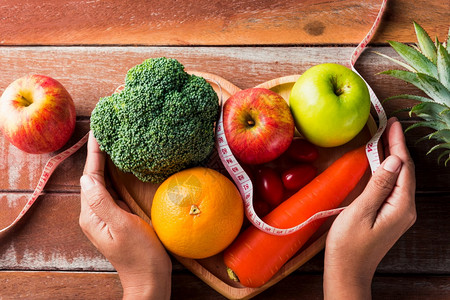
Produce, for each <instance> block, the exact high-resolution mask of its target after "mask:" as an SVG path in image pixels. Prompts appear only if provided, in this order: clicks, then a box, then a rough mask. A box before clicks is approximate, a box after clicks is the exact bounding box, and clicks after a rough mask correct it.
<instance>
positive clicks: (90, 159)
mask: <svg viewBox="0 0 450 300" xmlns="http://www.w3.org/2000/svg"><path fill="white" fill-rule="evenodd" d="M87 149H88V153H87V158H86V164H85V166H84V172H83V174H87V175H90V176H92V177H94V178H95V179H96V180H97V181H98V182H100V183H102V184H104V183H105V178H104V172H105V153H103V152H102V151H101V150H100V147H99V145H98V143H97V141H96V140H95V137H94V135H93V133H92V131H91V132H90V133H89V140H88V146H87Z"/></svg>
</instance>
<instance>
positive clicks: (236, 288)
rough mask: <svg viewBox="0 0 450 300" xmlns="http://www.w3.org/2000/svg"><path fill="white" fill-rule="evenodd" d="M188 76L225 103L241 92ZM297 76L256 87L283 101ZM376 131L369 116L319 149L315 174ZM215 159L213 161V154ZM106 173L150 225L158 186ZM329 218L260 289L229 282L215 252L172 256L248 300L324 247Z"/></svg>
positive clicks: (111, 171)
mask: <svg viewBox="0 0 450 300" xmlns="http://www.w3.org/2000/svg"><path fill="white" fill-rule="evenodd" d="M190 73H191V74H195V75H198V76H201V77H204V78H205V79H207V80H208V82H210V83H211V85H212V86H213V88H214V90H215V91H216V92H217V94H218V95H219V97H220V95H221V98H222V99H223V101H226V100H227V99H228V98H229V97H230V96H231V95H233V94H234V93H236V92H238V91H240V90H241V89H240V88H238V87H237V86H235V85H234V84H232V83H231V82H229V81H227V80H225V79H223V78H221V77H219V76H217V75H214V74H209V73H204V72H190ZM299 76H300V75H291V76H286V77H280V78H277V79H273V80H270V81H267V82H265V83H262V84H260V85H258V87H263V88H267V89H271V90H273V91H275V92H277V93H279V94H280V95H281V96H282V97H283V98H284V99H285V100H286V101H287V100H288V97H289V93H290V90H291V89H292V86H293V85H294V83H295V81H296V80H297V79H298V78H299ZM376 130H377V126H376V124H375V121H374V120H373V118H372V117H370V118H369V120H368V122H367V124H366V126H365V127H364V129H363V130H362V131H361V132H360V133H359V134H358V136H356V137H355V138H354V139H353V140H352V141H350V142H349V143H347V144H345V145H343V146H340V147H335V148H319V159H318V160H317V162H316V163H315V165H316V167H317V168H318V171H319V172H321V171H323V170H324V169H325V168H326V167H327V166H329V165H330V164H331V163H332V162H333V161H335V160H336V159H337V158H339V157H340V156H341V155H343V154H344V153H345V152H347V151H348V150H350V149H354V148H356V147H358V146H360V145H363V144H365V143H367V141H368V140H369V139H370V137H371V136H372V135H373V134H374V133H375V132H376ZM215 157H216V159H217V155H216V156H215ZM108 171H109V174H110V177H111V179H112V182H113V185H114V187H115V189H116V191H117V193H118V194H119V196H120V197H121V198H122V199H123V200H124V201H125V202H126V203H127V204H128V206H129V207H130V209H131V210H132V211H133V212H134V213H135V214H137V215H139V216H140V217H142V218H143V219H144V220H145V221H147V222H148V223H149V224H151V220H150V209H151V205H152V199H153V195H154V194H155V192H156V189H157V188H158V185H155V184H151V183H144V182H141V181H139V180H138V179H137V178H136V177H135V176H134V175H132V174H130V173H123V172H121V171H119V170H118V169H117V168H116V167H115V166H114V165H113V163H112V162H111V160H108ZM222 171H223V170H222ZM369 178H370V172H369V171H367V172H366V175H365V176H364V177H363V178H362V179H361V182H360V183H359V185H358V187H357V188H356V189H355V190H354V191H353V192H352V193H351V194H350V195H349V196H348V197H347V199H346V200H345V201H344V202H343V203H342V205H348V204H349V203H351V201H353V199H355V198H356V197H357V196H358V195H359V194H360V193H361V191H362V190H363V188H364V187H365V185H366V184H367V181H368V180H369ZM333 219H334V218H329V220H327V221H326V222H325V223H324V224H323V226H322V227H321V228H320V229H319V231H318V232H317V233H316V234H315V235H314V236H313V237H311V239H310V240H309V242H308V243H307V244H306V245H305V246H304V247H303V248H302V249H300V251H299V252H298V253H297V254H296V255H295V256H294V257H293V258H292V259H290V260H289V261H288V262H287V263H286V264H285V265H284V266H283V267H282V268H281V269H280V270H279V272H278V273H277V274H275V275H274V277H273V278H272V279H271V280H270V281H269V282H268V283H266V284H265V285H264V286H262V287H260V288H247V287H244V286H242V285H241V284H239V283H236V282H234V281H232V280H230V279H229V278H228V275H227V272H226V267H225V264H224V263H223V258H222V253H219V254H217V255H215V256H213V257H209V258H206V259H198V260H195V259H188V258H184V257H179V256H176V255H173V256H174V257H175V258H176V259H177V260H178V261H179V262H180V263H181V264H182V265H184V266H185V267H186V268H187V269H189V270H190V271H191V272H193V273H194V274H195V275H196V276H198V277H199V278H200V279H202V280H203V281H204V282H205V283H206V284H208V285H209V286H211V287H212V288H213V289H215V290H216V291H217V292H219V293H220V294H222V295H223V296H225V297H227V298H229V299H249V298H251V297H253V296H255V295H257V294H259V293H260V292H262V291H264V290H265V289H267V288H268V287H270V286H272V285H274V284H275V283H277V282H278V281H280V280H281V279H283V278H284V277H286V276H288V275H289V274H290V273H292V272H293V271H295V270H296V269H298V268H299V267H300V266H302V265H303V264H304V263H306V262H307V261H308V260H310V259H311V258H312V257H313V256H314V255H316V254H317V253H318V252H320V251H321V250H322V249H323V248H324V246H325V239H326V233H327V231H328V229H329V227H330V226H331V223H332V221H333ZM255 272H257V270H255Z"/></svg>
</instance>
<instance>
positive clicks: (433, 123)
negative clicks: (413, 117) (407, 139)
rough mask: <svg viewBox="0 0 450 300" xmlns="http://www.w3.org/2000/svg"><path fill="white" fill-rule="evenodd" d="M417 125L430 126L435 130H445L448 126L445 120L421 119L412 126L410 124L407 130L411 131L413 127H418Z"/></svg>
mask: <svg viewBox="0 0 450 300" xmlns="http://www.w3.org/2000/svg"><path fill="white" fill-rule="evenodd" d="M417 127H428V128H431V129H434V130H443V129H447V126H446V125H445V123H444V122H439V121H421V122H417V123H414V124H412V125H410V126H408V128H406V129H405V132H408V131H410V130H411V129H414V128H417Z"/></svg>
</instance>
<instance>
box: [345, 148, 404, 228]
mask: <svg viewBox="0 0 450 300" xmlns="http://www.w3.org/2000/svg"><path fill="white" fill-rule="evenodd" d="M402 164H403V163H402V160H401V159H400V158H399V157H397V156H395V155H391V156H389V157H387V158H386V159H385V160H384V161H383V163H382V164H381V166H380V168H378V169H377V170H376V172H375V173H374V174H373V176H372V178H371V179H370V180H369V182H368V183H367V186H366V188H365V189H364V191H363V193H362V194H361V195H360V196H359V197H358V198H357V199H355V201H353V203H352V204H351V206H352V207H353V209H355V210H356V213H357V214H358V215H359V216H360V217H362V218H363V219H366V220H368V221H369V222H371V224H373V222H374V221H375V219H376V216H377V212H378V210H379V209H380V207H381V205H382V204H383V202H384V201H385V200H386V198H388V197H389V195H390V194H391V193H392V190H393V189H394V187H395V185H396V182H397V178H398V175H399V172H400V170H401V168H402Z"/></svg>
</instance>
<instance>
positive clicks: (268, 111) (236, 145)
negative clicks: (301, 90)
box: [223, 88, 295, 165]
mask: <svg viewBox="0 0 450 300" xmlns="http://www.w3.org/2000/svg"><path fill="white" fill-rule="evenodd" d="M223 129H224V132H225V135H226V137H227V140H228V145H229V146H230V149H231V152H233V154H234V156H235V157H236V158H237V159H238V160H239V161H241V162H243V163H245V164H249V165H259V164H263V163H267V162H269V161H272V160H274V159H275V158H277V157H278V156H280V155H281V154H282V153H283V152H285V151H286V149H287V148H288V147H289V145H290V144H291V141H292V139H293V137H294V130H295V124H294V118H293V117H292V114H291V110H290V109H289V106H288V104H287V103H286V101H285V100H284V99H283V97H281V96H280V95H279V94H277V93H275V92H273V91H271V90H268V89H264V88H251V89H246V90H242V91H239V92H237V93H235V94H234V95H232V96H231V97H230V98H228V100H227V101H226V102H225V103H224V106H223Z"/></svg>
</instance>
